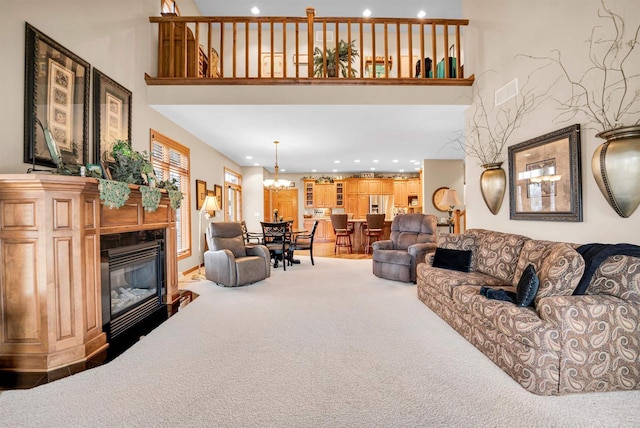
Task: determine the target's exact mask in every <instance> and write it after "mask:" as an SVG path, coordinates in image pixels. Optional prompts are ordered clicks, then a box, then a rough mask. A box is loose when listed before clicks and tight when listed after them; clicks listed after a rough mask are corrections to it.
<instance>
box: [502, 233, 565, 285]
mask: <svg viewBox="0 0 640 428" xmlns="http://www.w3.org/2000/svg"><path fill="white" fill-rule="evenodd" d="M555 243H556V242H553V241H540V240H537V239H530V240H528V241H526V242H525V243H524V245H523V246H522V250H520V256H519V257H518V264H517V266H516V270H515V272H514V273H513V282H512V284H513V285H514V286H517V285H518V281H520V278H521V277H522V273H523V272H524V270H525V269H526V267H527V266H528V265H530V264H531V265H533V268H534V269H535V271H536V272H540V268H541V267H542V261H543V260H544V259H545V258H546V257H547V256H548V255H549V253H550V252H551V246H552V245H553V244H555Z"/></svg>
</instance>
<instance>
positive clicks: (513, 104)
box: [454, 66, 553, 166]
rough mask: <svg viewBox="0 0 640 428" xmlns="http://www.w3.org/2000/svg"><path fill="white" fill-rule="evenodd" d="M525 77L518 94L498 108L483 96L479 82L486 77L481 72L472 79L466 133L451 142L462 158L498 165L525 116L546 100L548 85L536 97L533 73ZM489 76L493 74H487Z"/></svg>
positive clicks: (491, 100)
mask: <svg viewBox="0 0 640 428" xmlns="http://www.w3.org/2000/svg"><path fill="white" fill-rule="evenodd" d="M544 67H546V66H543V67H540V68H538V69H536V70H534V71H533V72H532V73H531V74H530V75H529V76H528V77H527V80H526V82H525V84H524V85H522V87H521V88H520V91H519V92H518V94H517V95H516V96H515V97H514V98H512V99H510V100H508V101H507V102H505V103H504V104H501V105H499V106H496V105H495V104H494V100H493V93H491V97H490V99H489V100H488V99H487V98H488V97H487V95H483V88H481V85H480V81H481V80H482V77H483V76H484V75H485V74H486V73H488V72H485V73H483V74H482V75H480V76H479V77H478V79H476V82H475V83H474V88H473V98H472V99H471V109H472V111H471V118H470V119H469V121H468V123H467V126H466V131H465V132H464V133H463V134H461V135H459V136H458V137H457V138H455V140H454V141H455V142H457V143H458V144H459V145H460V147H461V148H462V150H463V151H464V153H465V155H467V156H469V157H474V158H477V159H478V160H480V164H481V165H483V166H484V165H487V164H492V163H496V162H502V160H501V158H502V154H503V152H504V149H505V147H506V146H507V143H508V141H509V139H510V137H511V135H512V134H513V132H514V131H515V130H516V129H518V128H519V127H520V125H521V124H522V120H523V118H524V116H526V115H527V113H530V112H531V111H533V110H534V109H535V108H536V107H537V106H538V105H540V104H541V103H542V102H543V101H544V100H545V99H546V98H547V97H548V94H549V92H550V90H551V88H552V87H553V85H549V87H548V88H547V90H546V91H545V92H543V93H541V94H538V91H537V89H536V88H531V87H530V84H531V83H530V82H531V78H532V76H533V75H534V73H535V72H536V71H537V70H540V69H542V68H544ZM489 72H494V73H495V71H494V70H490V71H489Z"/></svg>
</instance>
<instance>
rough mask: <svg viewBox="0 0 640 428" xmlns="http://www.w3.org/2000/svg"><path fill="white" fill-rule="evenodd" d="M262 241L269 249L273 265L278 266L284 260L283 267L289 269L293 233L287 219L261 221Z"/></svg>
mask: <svg viewBox="0 0 640 428" xmlns="http://www.w3.org/2000/svg"><path fill="white" fill-rule="evenodd" d="M260 225H261V226H262V241H263V245H265V246H266V247H267V248H268V249H269V253H270V254H271V258H272V259H273V267H274V268H277V267H278V262H279V261H280V260H282V267H283V268H284V270H287V261H289V264H291V262H290V255H291V253H290V245H291V238H290V237H291V234H290V232H289V229H288V226H287V222H286V221H278V222H267V221H261V222H260Z"/></svg>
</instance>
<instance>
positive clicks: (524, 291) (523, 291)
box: [516, 264, 540, 306]
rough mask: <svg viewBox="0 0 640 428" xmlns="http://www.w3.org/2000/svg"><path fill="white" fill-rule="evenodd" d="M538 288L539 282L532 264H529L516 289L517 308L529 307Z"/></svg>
mask: <svg viewBox="0 0 640 428" xmlns="http://www.w3.org/2000/svg"><path fill="white" fill-rule="evenodd" d="M539 287H540V280H539V279H538V275H536V270H535V268H534V267H533V265H532V264H529V265H528V266H527V267H526V269H525V270H524V272H523V273H522V276H521V277H520V281H518V286H517V287H516V305H518V306H531V304H532V303H533V300H534V299H535V298H536V294H537V293H538V288H539Z"/></svg>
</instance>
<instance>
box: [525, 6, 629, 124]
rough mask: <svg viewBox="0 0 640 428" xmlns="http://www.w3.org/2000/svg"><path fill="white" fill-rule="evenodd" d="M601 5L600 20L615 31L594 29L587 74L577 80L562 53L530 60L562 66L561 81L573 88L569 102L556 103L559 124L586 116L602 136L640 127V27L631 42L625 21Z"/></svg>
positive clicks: (590, 39)
mask: <svg viewBox="0 0 640 428" xmlns="http://www.w3.org/2000/svg"><path fill="white" fill-rule="evenodd" d="M601 4H602V9H601V10H598V17H599V18H601V19H603V20H605V21H606V22H607V23H608V24H609V26H610V27H612V28H610V29H609V30H608V31H607V30H605V28H604V27H603V26H595V27H593V28H592V30H591V35H590V37H589V39H588V40H587V43H588V44H589V61H590V63H591V66H590V67H589V68H588V69H587V70H586V71H585V72H584V73H583V74H581V75H577V76H573V75H572V74H571V73H570V72H569V71H568V69H567V67H566V65H565V63H564V62H563V59H562V54H561V53H560V51H558V50H553V51H552V53H553V56H549V57H533V56H529V58H533V59H542V60H547V61H550V62H551V63H554V64H556V65H557V66H559V67H560V70H561V77H563V78H564V79H566V81H567V82H568V83H569V85H570V86H571V94H570V96H569V98H568V99H564V100H556V101H557V102H558V103H559V105H560V107H559V108H560V110H561V111H562V113H561V114H560V115H559V116H558V120H559V121H568V120H571V119H573V118H574V117H575V116H576V115H577V114H578V113H583V114H584V115H585V116H586V117H587V118H588V120H589V122H590V123H591V124H593V125H594V127H595V129H597V130H598V131H600V132H602V131H606V130H610V129H615V128H620V127H623V126H633V125H640V73H639V72H638V64H639V63H640V58H636V56H634V54H637V53H638V50H637V48H638V43H639V42H640V24H639V25H638V26H637V27H635V29H633V31H631V37H630V38H627V37H626V35H625V32H626V29H625V22H624V19H622V17H621V16H620V15H618V14H616V13H614V12H612V11H611V10H610V9H608V8H607V6H606V5H605V3H604V0H601ZM634 60H635V62H634ZM633 67H635V69H633V71H631V70H632V68H633Z"/></svg>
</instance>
